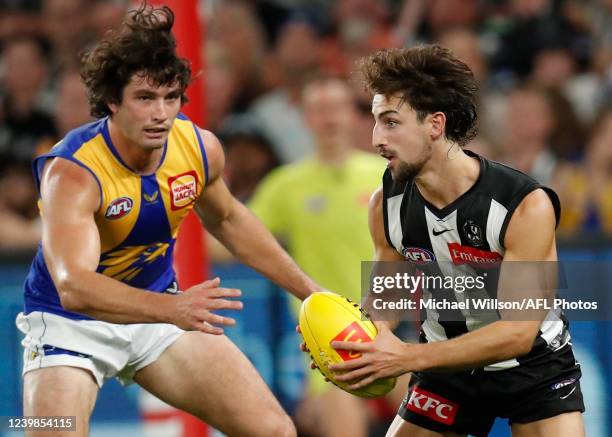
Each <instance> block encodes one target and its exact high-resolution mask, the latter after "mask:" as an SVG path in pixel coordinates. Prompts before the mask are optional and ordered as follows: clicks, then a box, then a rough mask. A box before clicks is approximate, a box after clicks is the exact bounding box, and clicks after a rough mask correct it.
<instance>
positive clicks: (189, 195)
mask: <svg viewBox="0 0 612 437" xmlns="http://www.w3.org/2000/svg"><path fill="white" fill-rule="evenodd" d="M168 186H169V188H170V208H171V209H172V211H176V210H179V209H182V208H185V207H187V206H189V205H191V204H192V203H193V202H195V200H196V197H197V190H198V175H197V174H196V172H195V171H193V170H191V171H188V172H185V173H181V174H179V175H177V176H173V177H171V178H168Z"/></svg>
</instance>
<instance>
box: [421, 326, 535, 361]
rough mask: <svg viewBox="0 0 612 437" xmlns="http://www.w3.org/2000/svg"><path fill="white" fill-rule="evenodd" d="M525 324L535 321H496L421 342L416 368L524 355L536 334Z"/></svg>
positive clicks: (501, 359) (499, 359)
mask: <svg viewBox="0 0 612 437" xmlns="http://www.w3.org/2000/svg"><path fill="white" fill-rule="evenodd" d="M523 324H530V325H531V324H532V322H495V323H492V324H490V325H487V326H485V327H483V328H480V329H478V330H476V331H472V332H469V333H467V334H464V335H461V336H459V337H456V338H453V339H450V340H446V341H440V342H434V343H427V344H421V345H418V346H417V347H419V348H421V352H422V353H418V354H417V355H418V356H419V357H420V362H419V364H418V366H417V367H418V369H417V370H464V369H473V368H478V367H482V366H486V365H488V364H492V363H496V362H499V361H504V360H508V359H511V358H516V357H518V356H521V355H524V354H526V353H527V352H529V350H530V349H531V347H532V345H533V341H534V339H535V335H532V334H531V333H532V332H533V331H532V326H523ZM412 353H414V351H413V352H412Z"/></svg>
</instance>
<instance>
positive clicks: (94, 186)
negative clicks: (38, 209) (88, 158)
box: [40, 158, 100, 211]
mask: <svg viewBox="0 0 612 437" xmlns="http://www.w3.org/2000/svg"><path fill="white" fill-rule="evenodd" d="M40 195H41V199H42V201H43V203H45V201H53V202H55V201H57V200H61V199H66V200H68V199H71V200H72V201H73V203H74V205H75V206H76V207H82V208H84V209H88V210H92V211H95V210H97V209H98V208H99V207H100V187H99V186H98V183H97V181H96V180H95V178H94V176H93V175H92V174H91V173H90V172H89V171H87V170H86V169H84V168H83V167H81V166H80V165H78V164H76V163H74V162H72V161H70V160H67V159H63V158H54V159H51V160H49V161H47V163H46V164H45V168H44V169H43V174H42V177H41V187H40ZM79 209H81V208H79Z"/></svg>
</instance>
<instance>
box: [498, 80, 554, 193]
mask: <svg viewBox="0 0 612 437" xmlns="http://www.w3.org/2000/svg"><path fill="white" fill-rule="evenodd" d="M555 123H556V120H555V117H554V112H553V109H552V107H551V102H550V100H549V98H548V95H547V93H546V92H545V91H544V90H542V89H539V88H536V87H532V86H524V87H521V88H517V89H516V90H513V91H512V92H511V93H510V95H509V97H508V106H507V109H506V116H505V123H504V131H503V135H502V140H501V141H500V143H499V146H500V152H501V160H502V162H504V163H507V164H508V165H510V166H512V167H514V168H516V169H518V170H521V171H522V172H524V173H527V174H528V175H530V176H531V177H532V178H534V179H535V180H537V181H538V182H540V183H541V184H550V183H551V181H552V180H553V179H554V177H555V175H556V172H557V171H558V170H559V168H560V167H559V166H560V163H561V162H560V160H559V159H558V158H557V157H556V156H555V154H554V153H553V152H552V150H551V148H550V141H551V138H552V134H553V130H554V129H555Z"/></svg>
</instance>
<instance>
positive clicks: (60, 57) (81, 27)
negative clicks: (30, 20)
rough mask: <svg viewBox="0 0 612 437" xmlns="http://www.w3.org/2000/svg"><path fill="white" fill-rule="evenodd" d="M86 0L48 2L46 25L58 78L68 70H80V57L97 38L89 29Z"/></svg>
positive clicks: (45, 28)
mask: <svg viewBox="0 0 612 437" xmlns="http://www.w3.org/2000/svg"><path fill="white" fill-rule="evenodd" d="M87 8H88V4H87V1H86V0H45V1H44V2H43V9H42V19H43V21H42V23H43V30H44V34H45V36H46V38H47V39H48V40H49V41H50V42H51V50H52V53H53V58H52V59H53V63H52V69H53V73H54V75H55V74H57V72H59V71H60V70H61V69H64V68H76V69H78V67H79V53H80V52H81V50H83V49H84V48H85V47H86V46H87V44H89V43H90V42H91V41H92V39H93V37H94V35H93V33H92V32H91V30H92V29H91V28H90V26H89V15H88V9H87Z"/></svg>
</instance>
